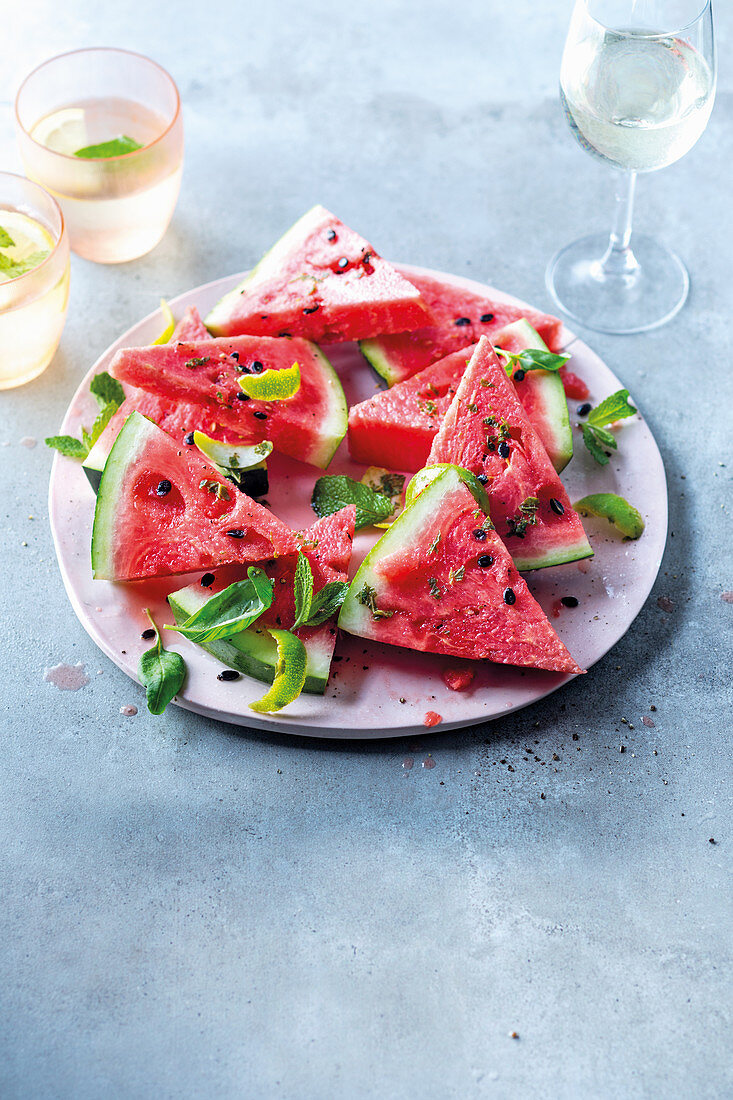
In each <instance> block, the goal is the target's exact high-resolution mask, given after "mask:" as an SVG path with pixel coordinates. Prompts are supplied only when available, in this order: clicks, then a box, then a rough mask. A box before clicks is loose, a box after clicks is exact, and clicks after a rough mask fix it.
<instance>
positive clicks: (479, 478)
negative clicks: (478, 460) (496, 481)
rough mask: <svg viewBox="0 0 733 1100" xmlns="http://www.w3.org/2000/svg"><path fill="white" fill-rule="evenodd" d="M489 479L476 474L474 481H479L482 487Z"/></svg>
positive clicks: (483, 475) (484, 475)
mask: <svg viewBox="0 0 733 1100" xmlns="http://www.w3.org/2000/svg"><path fill="white" fill-rule="evenodd" d="M488 480H489V478H488V475H487V474H476V481H480V482H481V484H482V485H486V483H487V482H488Z"/></svg>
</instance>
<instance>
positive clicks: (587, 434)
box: [582, 424, 615, 466]
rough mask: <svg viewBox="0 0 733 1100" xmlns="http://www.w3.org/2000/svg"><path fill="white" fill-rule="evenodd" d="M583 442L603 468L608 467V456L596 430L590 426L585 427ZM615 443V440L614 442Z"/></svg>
mask: <svg viewBox="0 0 733 1100" xmlns="http://www.w3.org/2000/svg"><path fill="white" fill-rule="evenodd" d="M582 430H583V442H584V443H585V445H586V447H587V448H588V450H589V451H590V453H591V454H592V455H593V458H594V459H595V460H596V462H597V463H599V465H601V466H607V465H608V455H607V454H606V452H605V451H604V449H603V447H602V445H601V443H600V442H599V440H598V437H597V435H596V430H595V429H594V428H593V427H592V426H591V425H590V424H584V425H583V429H582ZM614 442H615V440H614Z"/></svg>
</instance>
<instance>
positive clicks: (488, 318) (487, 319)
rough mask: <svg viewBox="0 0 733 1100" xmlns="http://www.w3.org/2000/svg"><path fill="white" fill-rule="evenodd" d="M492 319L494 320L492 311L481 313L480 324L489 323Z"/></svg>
mask: <svg viewBox="0 0 733 1100" xmlns="http://www.w3.org/2000/svg"><path fill="white" fill-rule="evenodd" d="M493 320H494V314H493V313H482V314H481V324H482V325H489V324H491V322H492V321H493Z"/></svg>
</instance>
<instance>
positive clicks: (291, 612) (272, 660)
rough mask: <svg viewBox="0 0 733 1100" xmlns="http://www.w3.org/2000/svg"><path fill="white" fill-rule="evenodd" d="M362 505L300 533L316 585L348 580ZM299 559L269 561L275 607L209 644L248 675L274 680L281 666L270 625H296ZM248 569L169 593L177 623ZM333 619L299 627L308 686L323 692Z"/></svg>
mask: <svg viewBox="0 0 733 1100" xmlns="http://www.w3.org/2000/svg"><path fill="white" fill-rule="evenodd" d="M355 519H356V509H355V508H354V506H353V504H352V505H349V507H347V508H342V509H341V511H340V512H335V513H333V514H332V515H330V516H325V517H324V518H323V519H319V520H318V521H317V522H316V523H314V524H313V526H312V527H310V528H308V530H307V531H302V532H297V533H296V535H295V538H296V540H297V541H298V543H299V545H300V547H301V550H302V553H303V554H305V556H306V557H307V558H308V561H309V562H310V566H311V570H312V572H313V589H314V591H315V592H317V591H319V590H320V589H321V588H322V587H323V586H324V585H325V584H328V583H329V581H345V580H346V573H347V570H348V568H349V562H350V560H351V546H352V540H353V538H354V522H355ZM296 564H297V558H293V557H292V556H290V557H286V558H278V560H277V561H276V562H267V563H263V568H264V569H265V572H266V573H267V575H268V577H271V578H272V580H273V581H274V588H273V594H274V599H273V602H272V606H271V607H270V608H269V609H268V610H267V611H266V612H265V613H264V614H263V615H262V616H261V618H259V619H258V620H257V622H256V623H254V624H253V625H252V626H251V627H248V629H247V630H243V631H241V632H240V633H239V634H235V635H234V636H233V637H231V638H223V639H219V640H218V641H213V642H206V643H204V644H203V647H202V648H203V649H205V650H207V651H208V652H209V653H211V654H212V655H213V656H214V657H217V658H218V659H219V660H220V661H222V662H223V663H224V664H225V665H228V667H229V668H236V669H238V670H239V671H240V672H244V673H245V675H247V676H254V677H255V678H256V679H258V680H264V681H265V682H266V683H272V680H273V678H274V675H275V668H276V665H277V648H276V645H275V642H274V640H273V638H272V636H271V635H270V634H268V632H267V630H265V629H263V628H264V627H265V626H273V627H279V628H283V627H284V628H285V629H287V630H289V629H290V627H291V626H292V624H293V622H294V621H295V607H294V602H293V578H294V576H295V566H296ZM244 576H245V571H244V569H243V568H242V567H241V566H236V567H233V566H228V567H224V568H223V569H221V570H217V573H216V577H215V580H214V582H213V583H212V584H211V585H207V587H206V588H202V587H201V584H200V583H199V584H192V585H189V586H188V587H186V588H182V589H180V590H179V591H178V592H174V593H172V594H171V595H170V596H169V597H168V602H169V604H170V605H171V608H172V610H173V613H174V615H175V617H176V623H178V624H179V625H180V624H181V623H182V622H183V621H184V619H186V618H188V617H189V616H190V615H193V614H194V612H196V611H198V610H199V608H200V607H202V606H203V605H204V603H206V601H207V600H208V599H209V598H210V597H211V596H212V595H214V594H215V593H216V592H221V591H222V589H224V588H226V587H227V585H229V584H232V583H233V582H234V581H236V580H241V579H242V578H243V577H244ZM334 620H335V616H334V618H333V619H330V620H328V621H327V622H325V623H321V625H320V626H307V627H299V628H298V630H296V631H295V633H296V634H297V636H298V637H299V638H300V640H301V641H302V643H303V645H304V646H305V649H306V654H307V664H306V679H305V685H304V688H303V690H304V691H307V692H311V693H314V694H320V695H322V694H323V692H324V691H325V690H326V685H327V683H328V676H329V672H330V667H331V658H332V657H333V650H334V646H335V644H336V624H335V621H334Z"/></svg>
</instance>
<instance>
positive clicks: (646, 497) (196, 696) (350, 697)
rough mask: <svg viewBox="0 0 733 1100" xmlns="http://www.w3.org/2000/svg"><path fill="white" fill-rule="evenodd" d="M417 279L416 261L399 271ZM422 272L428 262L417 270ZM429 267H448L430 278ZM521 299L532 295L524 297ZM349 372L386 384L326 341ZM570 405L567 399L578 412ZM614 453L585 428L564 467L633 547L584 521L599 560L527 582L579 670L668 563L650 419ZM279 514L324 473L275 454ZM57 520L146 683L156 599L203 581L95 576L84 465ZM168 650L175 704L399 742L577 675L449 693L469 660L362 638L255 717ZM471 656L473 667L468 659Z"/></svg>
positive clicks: (199, 299)
mask: <svg viewBox="0 0 733 1100" xmlns="http://www.w3.org/2000/svg"><path fill="white" fill-rule="evenodd" d="M403 270H404V271H405V273H406V274H407V275H408V276H409V273H410V270H411V269H410V268H403ZM412 270H413V271H415V272H417V271H418V270H419V269H417V268H413V269H412ZM430 274H438V273H434V272H431V273H430ZM439 277H440V278H442V279H448V280H450V282H452V283H454V284H455V285H457V286H463V287H466V288H467V289H469V290H473V291H474V292H475V291H479V292H481V293H485V294H487V295H489V296H491V297H493V298H494V299H503V300H506V301H514V302H516V299H512V298H509V297H508V296H507V295H504V294H501V293H500V292H498V291H495V290H493V289H492V288H490V287H486V286H482V285H480V284H478V283H475V282H472V281H470V280H468V279H462V278H458V277H456V276H446V275H443V274H440V275H439ZM241 278H242V276H241V275H232V276H230V277H229V278H226V279H219V280H217V282H214V283H208V284H207V285H205V286H200V287H196V288H195V289H194V290H191V291H189V292H188V293H186V294H182V295H181V296H180V298H177V299H176V300H175V301H174V302H172V303H171V304H172V307H173V311H174V313H175V314H176V315H177V316H180V314H181V313H182V312H183V310H184V309H185V308H186V307H187V306H189V305H196V306H198V308H199V310H200V311H201V313H202V315H205V314H206V313H207V312H208V310H209V309H210V308H211V307H212V306H213V304H214V302H216V301H217V299H218V298H220V297H221V295H222V294H224V293H225V292H226V291H228V290H231V289H232V287H234V286H235V285H236V283H238V282H239V281H240V280H241ZM517 304H519V305H522V304H523V303H517ZM160 328H161V317H160V314H159V313H157V312H156V313H153V314H150V315H149V316H148V317H146V318H145V319H144V320H142V321H140V322H139V323H138V324H136V325H135V326H134V327H133V328H131V329H130V330H129V331H128V332H126V333H125V334H124V336H121V337H120V339H119V340H117V341H116V343H114V344H113V345H112V346H111V347H110V348H109V349H108V350H107V351H106V352H105V353H104V355H102V356H101V358H100V359H99V360H98V361H97V362H96V363H95V364H94V366H93V367H92V368H91V370H90V371H89V373H88V374H87V376H86V378H85V379H84V380H83V381H82V383H81V385H80V386H79V389H78V390H77V392H76V394H75V395H74V398H73V400H72V402H71V405H70V406H69V409H68V411H67V413H66V417H65V419H64V424H63V428H62V431H64V432H68V433H71V434H77V433H78V431H79V428H80V424H81V423H82V422H83V423H86V424H89V423H90V421H91V420H92V419H93V416H94V404H93V399H90V397H89V382H90V380H91V378H92V376H93V375H94V374H96V373H97V372H98V371H100V370H105V369H106V368H107V367H108V365H109V362H110V360H111V358H112V356H113V355H114V353H115V352H116V351H117V350H118V348H121V347H134V346H136V345H141V344H148V343H150V342H151V341H152V340H153V339H154V338H155V337H156V336H157V334H158V332H159V331H160ZM566 347H567V350H568V352H570V353H571V354H572V360H571V362H570V364H569V369H571V370H574V371H575V372H576V373H577V374H579V375H580V376H581V377H582V378H583V379H584V380H585V381H586V383H587V384H588V386H589V387H590V390H591V400H593V401H594V402H598V401H600V400H601V399H602V398H603V397H606V396H607V394H609V393H612V392H613V391H614V390H617V389H619V388H620V386H621V383H620V382H619V380H618V378H616V376H615V375H614V374H613V373H612V372H611V371H610V370H609V369H608V367H607V366H606V365H605V364H604V363H603V362H601V360H600V359H599V358H598V356H597V355H595V354H594V352H592V351H591V350H590V348H588V347H587V346H586V345H585V344H584V343H582V342H581V341H580V340H578V339H577V338H575V337H573V336H572V335H571V334H567V341H566ZM327 352H328V355H329V358H330V359H331V361H332V362H333V365H334V367H335V368H336V370H337V371H338V373H339V376H340V377H341V380H342V382H343V385H344V389H345V391H346V398H347V400H348V402H349V404H353V403H354V402H357V401H362V400H364V398H366V397H368V396H370V395H371V394H372V393H374V391H375V390H376V389H378V388H379V387H378V386H377V384H376V381H375V377H374V375H373V374H372V373H371V371H370V370H369V369H368V368H367V367H366V365H365V363H364V360H363V359H362V357H361V355H360V353H359V351H358V348H357V347H356V345H352V344H343V345H340V346H338V347H330V348H328V349H327ZM573 408H574V405H573V403H571V409H573ZM619 436H620V445H619V449H618V452H617V454H615V455H614V456H613V458H612V459H611V462H610V463H609V464H608V466H606V467H601V466H598V465H597V464H596V463H595V462H594V461H593V459H592V458H591V457H590V455H589V454H588V453H587V451H586V449H585V447H583V445H582V443H581V441H580V435H579V433H576V448H575V457H574V458H573V460H572V462H571V463H570V465H569V466H568V468H567V470H566V471H565V473H564V474H563V480H564V481H565V483H566V485H567V488H568V492H569V493H570V498H571V500H577V499H578V498H579V497H581V496H584V495H585V494H586V493H592V492H601V491H612V492H617V493H620V494H621V495H622V496H624V497H626V498H627V499H629V500H630V501H631V502H632V503H633V504H635V505H636V507H637V508H638V509H639V510H640V511H641V513H642V515H643V517H644V520H645V522H646V530H645V532H644V534H643V535H642V537H641V539H639V540H638V541H637V542H624V541H622V540H621V538H620V537H619V536H618V535H617V534H615V533H614V532H613V530H612V529H611V528H609V526H608V524H607V523H606V522H605V521H601V520H588V521H587V522H586V527H587V530H588V534H589V536H590V539H591V542H592V544H593V548H594V550H595V557H593V558H592V559H590V560H589V561H585V562H580V563H577V564H572V565H564V566H559V567H556V568H553V569H547V570H540V571H539V572H536V573H533V574H528V575H527V579H528V582H529V585H530V588H531V589H532V592H533V593H534V595H535V597H536V598H537V599H538V600H539V602H540V604H541V605H542V607H543V608H544V610H545V611H546V612H547V613H548V615H550V617H551V622H552V624H553V626H554V627H555V628H556V630H557V631H558V633H559V635H560V637H561V638H562V639H563V641H564V642H565V644H566V645H567V647H568V649H569V650H570V652H571V653H572V654H573V656H574V657H575V659H576V660H577V661H578V663H579V664H580V665H581V666H582V667H583V668H590V667H591V666H592V665H594V664H595V662H596V661H598V660H599V659H600V658H601V657H602V656H603V655H604V653H606V652H607V651H608V650H609V649H610V648H611V646H612V645H614V643H615V642H617V641H618V640H619V638H621V637H622V635H623V634H625V633H626V631H627V630H628V628H629V626H630V625H631V623H632V622H633V621H634V619H635V618H636V616H637V614H638V613H639V611H640V609H641V607H642V605H643V604H644V601H645V600H646V598H647V596H648V595H649V591H650V589H651V587H652V585H653V583H654V579H655V577H656V575H657V572H658V570H659V566H660V562H661V560H662V554H663V551H664V544H665V540H666V535H667V486H666V481H665V476H664V467H663V465H662V459H661V456H660V454H659V451H658V449H657V446H656V443H655V442H654V439H653V437H652V434H651V432H650V431H649V428H648V427H647V426H646V424H645V423H644V421H643V420H642V419H641V417H640V416H637V417H634V418H633V419H630V420H628V421H625V422H624V425H623V428H622V429H621V431H620V432H619ZM269 468H270V485H271V491H270V494H269V497H268V499H269V501H270V503H271V505H272V508H273V511H274V512H275V513H276V514H277V515H278V516H280V517H281V518H282V519H283V520H285V522H286V523H289V524H290V525H291V526H292V527H294V528H299V527H306V526H309V525H310V524H311V523H312V522H313V520H314V516H313V513H312V511H311V508H310V496H311V490H312V487H313V483H314V481H315V480H316V478H317V477H318V476H319V471H317V470H315V469H314V468H313V467H311V466H305V465H302V464H301V463H298V462H295V461H292V460H290V459H287V458H281V457H279V456H273V458H272V460H271V462H270V464H269ZM329 473H348V474H351V475H352V476H354V477H356V478H359V477H361V475H362V473H363V467H361V466H356V465H354V464H352V463H351V462H350V461H349V457H348V451H347V447H346V443H345V442H344V443H343V444H342V446H341V448H340V449H339V451H338V453H337V455H336V457H335V459H334V461H333V462H332V464H331V466H330V467H329ZM49 510H50V516H51V526H52V530H53V535H54V540H55V543H56V553H57V555H58V560H59V565H60V567H61V575H62V577H63V579H64V584H65V586H66V591H67V592H68V594H69V598H70V600H71V603H72V606H73V608H74V610H75V612H76V614H77V616H78V617H79V620H80V622H81V623H82V625H83V626H84V628H85V629H86V630H87V631H88V633H89V634H90V635H91V637H92V638H93V639H94V641H95V642H96V643H97V645H98V646H99V647H100V649H102V650H103V651H104V652H105V653H106V654H107V656H108V657H110V658H111V659H112V660H113V661H114V662H115V664H117V665H118V666H119V667H120V668H121V669H123V670H124V671H125V672H126V673H127V675H128V676H130V677H132V679H134V680H136V679H137V677H136V669H137V663H138V659H139V656H140V653H141V652H142V650H143V649H146V648H147V647H148V645H149V642H143V641H142V640H141V638H140V634H141V631H142V630H144V629H145V627H146V626H147V625H148V624H147V621H146V620H145V617H144V615H143V608H145V607H151V608H152V609H153V611H154V612H155V614H156V619H157V621H158V622H159V623H160V624H163V623H165V622H170V611H169V610H168V609H167V604H165V595H166V594H167V593H168V592H171V591H173V590H174V589H176V588H179V587H181V585H182V584H183V583H186V581H187V580H191V579H194V578H180V577H178V578H174V579H172V580H170V581H156V582H144V583H138V584H127V585H124V584H112V583H109V582H107V581H94V580H92V574H91V567H90V557H89V541H90V534H91V526H92V519H93V515H94V495H93V493H92V490H91V489H90V487H89V484H88V482H87V479H86V476H85V474H84V471H83V470H82V468H81V465H80V464H79V463H78V462H74V461H72V460H71V459H67V458H62V457H60V456H58V455H57V456H56V458H55V460H54V464H53V470H52V472H51V484H50V509H49ZM374 537H375V534H374V532H373V531H371V532H370V531H367V532H362V533H360V534H359V535H357V538H356V540H355V553H354V568H355V566H356V564H357V562H359V561H360V560H361V559H362V558H363V556H364V554H365V553H366V551H367V550H368V549H369V547H370V546H371V544H372V543H373V542H374ZM566 595H567V596H576V597H577V599H578V601H579V604H578V607H576V608H573V609H570V608H562V610H561V612H560V614H559V615H556V616H553V607H554V606H555V605H556V604H557V601H558V599H559V597H561V596H566ZM165 644H166V645H167V646H168V647H169V648H171V649H177V650H178V651H179V652H180V653H182V654H183V656H184V657H185V659H186V664H187V666H188V678H187V681H186V685H185V690H184V691H183V693H182V695H181V696H179V698H178V699H177V702H178V704H179V705H180V706H182V707H186V708H187V709H189V710H193V711H197V712H198V713H199V714H204V715H207V716H209V717H212V718H218V719H221V720H222V721H225V722H234V723H236V724H238V725H243V726H256V727H258V728H262V729H271V730H280V731H285V732H292V733H299V734H305V735H308V736H313V737H315V736H319V737H340V738H359V737H395V736H399V735H404V734H410V733H416V732H418V731H419V732H421V733H424V732H425V727H424V724H423V719H424V716H425V713H426V712H427V711H436V712H437V713H438V714H440V715H441V716H442V726H441V728H442V729H446V728H450V727H454V726H463V725H468V724H471V723H476V722H486V721H487V720H489V719H492V718H497V717H499V716H500V715H503V714H508V713H509V712H510V711H512V710H518V709H519V708H520V707H526V706H527V705H528V704H529V703H533V702H535V701H536V700H537V699H541V698H543V696H545V695H548V694H549V693H550V692H552V691H555V690H556V689H557V688H559V687H561V686H562V684H564V683H565V682H566V681H567V680H569V679H570V677H569V676H564V675H560V674H558V673H551V672H539V671H533V670H522V669H518V668H508V667H506V666H504V665H494V664H490V663H489V662H480V663H479V662H476V663H473V664H472V667H475V669H476V677H475V680H474V682H473V684H472V686H471V688H470V689H469V690H468V691H466V692H454V691H450V690H449V689H448V688H447V687H446V686H445V685H444V683H443V680H442V679H441V672H442V671H443V670H445V669H446V668H455V667H457V666H460V665H461V664H462V662H460V661H451V660H450V659H448V658H445V657H437V656H432V655H428V654H421V653H413V652H411V651H409V650H403V649H398V648H396V647H391V646H381V645H378V644H376V643H372V642H366V641H362V640H361V639H359V638H353V637H350V636H348V635H342V636H341V637H340V638H339V641H338V644H337V647H336V654H337V660H336V662H335V663H334V665H333V670H332V675H331V681H330V683H329V686H328V690H327V693H326V695H325V696H317V695H302V696H301V697H300V698H299V699H298V700H296V702H295V703H293V704H291V705H290V706H289V707H287V708H286V710H284V711H282V712H280V713H279V714H275V715H272V716H270V715H256V714H254V713H253V712H252V711H251V710H249V709H248V706H247V704H248V703H249V702H251V701H253V700H254V699H257V698H259V697H260V696H261V695H262V694H263V693H264V690H265V688H264V687H263V685H262V684H261V683H260V682H259V681H257V680H252V679H249V678H248V677H241V678H240V679H239V680H237V681H235V682H234V683H222V682H221V681H219V680H217V678H216V677H217V673H218V672H220V671H221V667H222V666H221V665H220V664H219V662H218V661H216V660H215V659H214V658H213V657H210V656H209V655H208V654H207V653H204V652H203V651H202V650H200V649H198V648H197V647H196V646H195V645H193V644H192V643H190V642H188V641H186V640H185V639H182V638H180V637H179V636H178V635H176V634H174V633H172V632H168V633H167V635H166V638H165ZM463 663H464V664H469V663H470V662H463Z"/></svg>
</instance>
